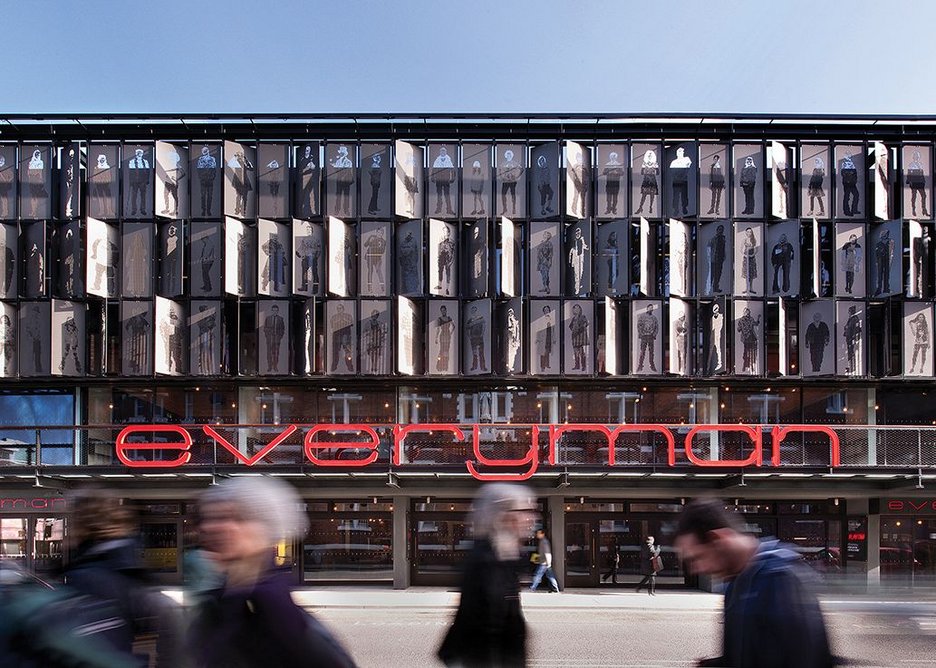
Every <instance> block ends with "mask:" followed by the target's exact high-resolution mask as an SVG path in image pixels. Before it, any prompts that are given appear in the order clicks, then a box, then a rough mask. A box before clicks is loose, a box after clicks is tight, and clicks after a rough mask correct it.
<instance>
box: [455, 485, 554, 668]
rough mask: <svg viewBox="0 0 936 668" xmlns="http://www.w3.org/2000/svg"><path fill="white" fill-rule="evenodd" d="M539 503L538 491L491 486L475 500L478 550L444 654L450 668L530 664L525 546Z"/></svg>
mask: <svg viewBox="0 0 936 668" xmlns="http://www.w3.org/2000/svg"><path fill="white" fill-rule="evenodd" d="M535 503H536V501H535V495H534V494H533V491H532V490H530V489H529V488H527V487H523V486H520V485H510V484H507V483H492V484H488V485H486V486H484V487H482V488H481V490H480V491H479V492H478V494H477V495H476V496H475V499H474V502H473V504H472V514H471V521H472V525H473V528H474V539H475V542H474V547H473V548H472V550H471V553H470V554H469V556H468V560H467V562H466V564H465V570H464V573H463V576H462V585H461V600H460V602H459V604H458V611H457V612H456V613H455V621H454V622H453V623H452V626H451V628H449V630H448V633H447V634H446V636H445V639H444V640H443V641H442V645H441V647H439V651H438V656H439V658H440V659H441V660H442V662H443V663H445V665H447V666H460V667H464V668H474V667H477V668H481V667H482V666H483V667H485V668H489V667H490V668H508V667H509V668H515V667H522V666H525V665H526V660H527V658H526V622H525V621H524V619H523V610H522V609H521V607H520V580H519V574H520V570H521V568H523V561H522V560H521V558H520V547H521V546H522V545H523V543H524V542H525V541H526V538H527V536H529V535H530V534H529V531H530V529H531V528H532V523H533V519H534V512H535V511H534V508H535Z"/></svg>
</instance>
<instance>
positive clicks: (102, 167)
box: [88, 153, 114, 218]
mask: <svg viewBox="0 0 936 668" xmlns="http://www.w3.org/2000/svg"><path fill="white" fill-rule="evenodd" d="M88 180H89V181H90V182H91V201H92V202H95V203H96V205H95V210H96V211H97V212H99V213H98V215H100V216H101V217H102V218H113V217H114V207H113V203H114V194H113V184H114V173H113V171H112V168H111V165H110V163H108V162H107V154H106V153H99V154H98V156H97V161H96V162H95V164H94V167H93V168H92V169H91V176H90V177H89V179H88Z"/></svg>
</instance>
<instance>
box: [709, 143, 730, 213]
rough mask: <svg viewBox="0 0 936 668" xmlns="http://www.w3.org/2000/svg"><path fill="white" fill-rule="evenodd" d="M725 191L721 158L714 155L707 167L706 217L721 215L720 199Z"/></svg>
mask: <svg viewBox="0 0 936 668" xmlns="http://www.w3.org/2000/svg"><path fill="white" fill-rule="evenodd" d="M724 191H725V172H724V171H722V164H721V156H720V155H719V154H718V153H716V154H715V155H713V156H712V164H711V165H710V166H709V194H710V196H711V200H710V202H709V210H708V211H707V212H706V214H707V215H712V214H715V215H717V216H720V215H721V198H722V193H723V192H724Z"/></svg>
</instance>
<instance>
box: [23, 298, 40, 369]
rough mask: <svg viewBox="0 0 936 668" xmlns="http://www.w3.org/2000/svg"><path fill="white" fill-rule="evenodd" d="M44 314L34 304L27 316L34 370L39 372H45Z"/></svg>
mask: <svg viewBox="0 0 936 668" xmlns="http://www.w3.org/2000/svg"><path fill="white" fill-rule="evenodd" d="M41 326H42V314H41V313H40V311H39V306H38V305H36V304H34V305H33V306H32V308H31V309H30V311H29V317H28V318H26V336H27V337H28V338H29V343H30V348H31V349H32V355H33V371H34V372H35V373H37V374H41V373H43V370H42V330H41Z"/></svg>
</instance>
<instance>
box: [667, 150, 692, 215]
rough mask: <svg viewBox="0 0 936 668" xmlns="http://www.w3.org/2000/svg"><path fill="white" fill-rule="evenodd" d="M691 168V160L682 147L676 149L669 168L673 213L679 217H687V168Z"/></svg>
mask: <svg viewBox="0 0 936 668" xmlns="http://www.w3.org/2000/svg"><path fill="white" fill-rule="evenodd" d="M690 167H692V160H691V159H690V158H689V157H688V156H686V149H684V148H683V147H682V146H680V147H679V148H677V149H676V157H675V158H674V159H673V161H672V162H670V166H669V168H670V169H671V170H672V173H671V176H672V179H673V181H672V187H673V212H674V214H675V215H679V211H680V210H682V215H684V216H688V215H689V168H690Z"/></svg>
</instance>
